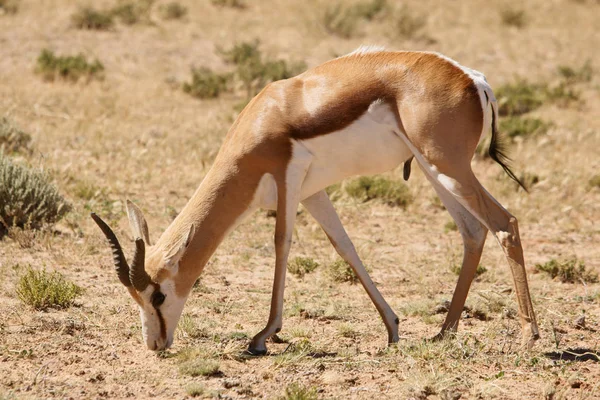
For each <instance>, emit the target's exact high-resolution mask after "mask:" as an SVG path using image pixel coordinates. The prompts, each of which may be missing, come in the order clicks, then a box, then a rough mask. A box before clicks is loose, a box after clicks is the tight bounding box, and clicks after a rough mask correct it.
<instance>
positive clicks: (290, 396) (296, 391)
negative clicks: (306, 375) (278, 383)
mask: <svg viewBox="0 0 600 400" xmlns="http://www.w3.org/2000/svg"><path fill="white" fill-rule="evenodd" d="M318 398H319V396H318V394H317V390H316V389H315V388H312V387H306V386H303V385H300V384H298V383H292V384H291V385H289V386H288V387H286V388H285V394H284V395H283V396H281V397H279V399H278V400H317V399H318Z"/></svg>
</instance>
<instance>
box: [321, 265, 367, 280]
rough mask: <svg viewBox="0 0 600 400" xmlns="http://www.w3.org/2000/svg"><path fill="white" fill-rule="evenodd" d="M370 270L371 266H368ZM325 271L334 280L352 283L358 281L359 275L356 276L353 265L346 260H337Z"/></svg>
mask: <svg viewBox="0 0 600 400" xmlns="http://www.w3.org/2000/svg"><path fill="white" fill-rule="evenodd" d="M365 268H366V266H365ZM368 270H369V268H367V271H368ZM325 271H326V274H327V276H328V277H329V278H330V279H331V280H332V281H334V282H340V283H343V282H348V283H351V284H355V283H357V282H358V276H356V274H355V273H354V270H352V267H351V266H350V264H348V263H347V262H346V261H343V260H337V261H335V262H333V263H331V264H329V265H328V266H327V269H326V270H325Z"/></svg>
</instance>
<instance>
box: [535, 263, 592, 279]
mask: <svg viewBox="0 0 600 400" xmlns="http://www.w3.org/2000/svg"><path fill="white" fill-rule="evenodd" d="M535 269H536V270H537V271H541V272H545V273H547V274H548V275H550V276H551V277H552V278H553V279H554V278H558V279H559V280H560V281H561V282H563V283H565V282H570V283H576V282H587V283H596V282H598V274H597V273H596V272H594V271H589V270H586V267H585V263H584V262H583V261H580V260H577V259H576V258H571V259H569V260H565V261H558V260H556V259H552V260H550V261H548V262H546V263H544V264H536V265H535Z"/></svg>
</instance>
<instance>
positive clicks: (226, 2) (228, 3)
mask: <svg viewBox="0 0 600 400" xmlns="http://www.w3.org/2000/svg"><path fill="white" fill-rule="evenodd" d="M210 2H211V3H212V4H213V5H214V6H217V7H230V8H239V9H242V8H246V3H244V2H243V1H242V0H210Z"/></svg>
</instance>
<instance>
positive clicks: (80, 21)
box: [71, 7, 113, 30]
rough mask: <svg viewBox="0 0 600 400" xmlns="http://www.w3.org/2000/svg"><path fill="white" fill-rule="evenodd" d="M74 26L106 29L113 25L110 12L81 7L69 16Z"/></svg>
mask: <svg viewBox="0 0 600 400" xmlns="http://www.w3.org/2000/svg"><path fill="white" fill-rule="evenodd" d="M71 21H72V22H73V25H74V26H75V27H76V28H79V29H90V30H107V29H109V28H111V27H112V26H113V17H112V15H111V13H110V12H107V11H99V10H96V9H94V8H92V7H82V8H80V9H79V10H77V12H75V14H73V15H72V16H71Z"/></svg>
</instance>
